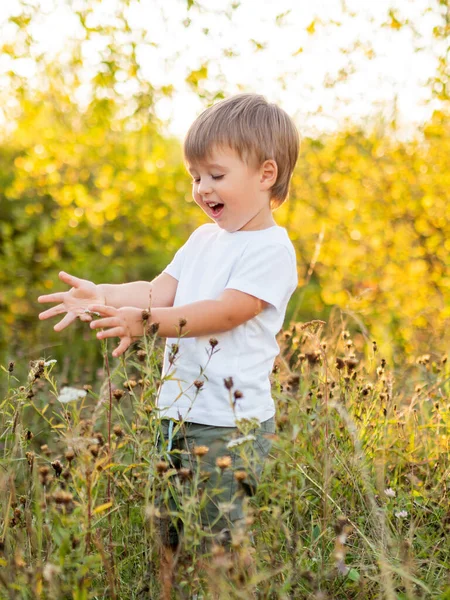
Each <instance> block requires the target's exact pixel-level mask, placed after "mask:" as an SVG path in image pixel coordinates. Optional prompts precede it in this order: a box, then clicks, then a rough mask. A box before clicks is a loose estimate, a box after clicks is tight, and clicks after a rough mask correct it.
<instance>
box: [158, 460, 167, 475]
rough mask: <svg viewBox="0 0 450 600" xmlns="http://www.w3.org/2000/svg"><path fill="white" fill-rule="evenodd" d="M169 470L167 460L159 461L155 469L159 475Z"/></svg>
mask: <svg viewBox="0 0 450 600" xmlns="http://www.w3.org/2000/svg"><path fill="white" fill-rule="evenodd" d="M168 468H169V465H168V463H166V461H165V460H159V461H158V462H157V463H156V464H155V469H156V472H157V473H159V474H160V475H161V473H165V472H166V471H167V470H168Z"/></svg>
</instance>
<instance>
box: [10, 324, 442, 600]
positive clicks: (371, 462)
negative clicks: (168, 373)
mask: <svg viewBox="0 0 450 600" xmlns="http://www.w3.org/2000/svg"><path fill="white" fill-rule="evenodd" d="M350 329H351V328H350V325H349V324H348V323H346V322H345V321H344V320H343V319H342V315H340V316H339V318H338V317H337V316H336V315H332V318H330V320H329V321H328V322H327V323H325V322H323V321H311V322H309V323H292V324H291V326H290V327H289V329H288V330H286V331H283V332H281V333H280V335H279V344H280V348H281V352H280V356H279V357H278V358H277V360H276V363H275V368H274V371H273V373H272V383H273V396H274V399H275V401H276V406H277V415H276V419H277V433H276V435H275V436H274V439H273V446H272V451H271V454H270V459H269V461H268V462H267V464H266V468H265V471H264V475H263V478H262V481H261V484H260V487H259V489H258V492H257V495H256V496H255V497H254V498H253V499H252V500H251V501H250V502H249V503H248V505H247V526H246V530H245V531H244V532H243V533H242V534H241V535H239V536H236V537H235V538H234V539H233V542H232V551H231V552H227V551H225V550H224V549H223V548H222V547H221V546H220V545H219V544H217V543H214V540H213V541H212V544H209V545H208V546H207V550H205V547H204V544H203V543H202V540H203V539H205V538H206V537H207V536H208V534H207V532H205V531H203V530H202V529H201V528H200V527H199V525H198V521H197V518H196V516H197V515H198V511H199V507H200V506H201V504H202V501H203V500H202V486H201V480H202V469H201V456H197V457H196V458H197V461H198V462H197V467H196V468H195V469H193V470H192V472H190V473H189V474H187V473H178V474H174V473H173V472H171V470H170V469H167V465H164V464H161V461H160V459H159V457H158V456H157V455H156V452H155V440H156V435H157V432H158V429H159V423H158V419H157V418H156V416H155V412H154V400H155V394H156V390H157V387H158V383H159V381H160V367H161V360H162V340H161V339H158V338H156V337H154V336H152V335H149V336H148V337H145V338H143V340H142V342H140V343H139V345H138V344H135V345H134V346H133V348H132V350H131V351H128V354H127V358H126V360H118V361H114V362H112V361H111V359H109V360H108V348H107V344H106V343H105V342H103V346H102V348H103V353H104V357H105V363H104V369H103V373H102V380H101V381H100V382H98V383H97V384H96V385H94V386H93V387H92V386H91V385H90V384H86V385H84V386H83V385H82V384H81V385H80V386H79V388H78V392H74V391H73V390H72V392H71V391H70V389H69V390H68V389H66V390H65V391H61V387H60V377H59V374H60V366H59V363H56V362H52V361H49V360H42V359H39V357H36V359H35V360H34V361H33V362H32V363H31V364H30V368H29V374H28V376H27V378H25V379H23V380H21V379H20V378H19V377H17V378H16V373H17V368H16V367H15V365H14V364H12V363H11V364H9V365H8V364H6V365H4V366H3V367H2V371H1V374H2V379H3V382H2V383H3V384H4V386H5V389H6V388H7V392H6V393H5V394H4V395H3V397H2V400H1V410H0V419H1V424H0V434H1V437H0V449H1V459H0V460H1V464H0V466H1V469H0V506H1V517H0V518H1V522H0V598H5V599H9V598H11V599H12V598H14V599H16V598H17V599H19V598H20V599H22V598H23V599H25V598H26V599H28V598H30V599H31V598H33V599H34V598H52V599H59V598H61V599H63V598H64V599H65V598H67V599H69V598H70V599H74V600H75V599H76V600H81V599H87V598H117V599H128V598H129V599H131V598H158V597H160V594H161V590H160V584H159V581H160V578H161V572H160V570H161V569H160V567H161V561H160V554H159V549H158V543H157V536H156V525H155V517H157V516H158V509H157V508H156V506H155V498H156V495H157V494H161V493H162V494H165V493H167V491H168V488H169V486H174V488H176V490H177V493H178V494H179V496H180V499H181V502H180V508H179V511H178V516H181V517H182V519H183V522H184V527H185V535H184V537H183V541H182V545H181V548H180V551H179V553H178V554H177V555H176V560H175V565H174V570H173V578H174V584H173V598H181V599H184V598H186V599H187V598H192V597H193V595H194V594H195V593H200V592H201V593H202V594H203V596H199V597H204V598H221V599H228V598H236V599H237V598H261V599H268V598H271V599H272V598H273V599H275V598H277V599H278V598H280V599H288V598H315V599H317V600H319V599H326V598H328V599H341V598H342V599H346V598H355V599H356V598H360V599H364V600H369V599H375V598H386V599H388V600H392V599H415V598H441V599H445V598H450V575H449V569H448V565H449V564H450V535H449V533H450V532H449V528H450V510H449V499H448V497H449V483H448V482H449V464H450V462H449V439H450V404H449V399H450V398H449V396H450V394H449V392H450V383H449V365H448V361H447V357H446V356H443V355H437V354H434V353H433V352H432V351H430V353H429V354H426V355H422V356H414V357H413V356H410V357H409V358H408V359H405V362H404V364H402V365H401V366H400V367H399V366H396V367H395V368H394V367H393V366H392V365H390V364H388V362H387V361H386V360H385V359H384V358H383V356H381V355H380V354H379V351H378V348H377V343H376V340H372V339H370V338H368V337H367V335H365V334H364V333H362V332H361V331H350ZM230 375H232V374H230ZM71 394H72V395H71ZM240 425H241V428H242V431H243V433H244V434H245V429H246V426H247V427H248V423H247V424H246V423H245V422H243V423H241V424H240ZM240 451H241V452H242V453H243V455H244V456H246V453H248V452H249V449H248V447H247V445H246V444H245V443H243V444H242V445H241V446H240ZM222 468H227V467H226V466H222ZM217 469H218V471H219V472H220V467H217ZM174 475H175V476H174ZM237 478H241V480H245V473H244V474H242V473H240V474H237ZM242 478H243V479H242ZM224 510H226V507H224ZM205 552H207V554H205Z"/></svg>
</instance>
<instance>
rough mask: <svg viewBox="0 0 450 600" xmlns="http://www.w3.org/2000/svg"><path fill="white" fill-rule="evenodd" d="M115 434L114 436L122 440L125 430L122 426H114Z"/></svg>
mask: <svg viewBox="0 0 450 600" xmlns="http://www.w3.org/2000/svg"><path fill="white" fill-rule="evenodd" d="M113 432H114V435H115V436H117V437H118V438H121V437H123V435H124V434H123V429H122V427H121V426H120V425H114V427H113Z"/></svg>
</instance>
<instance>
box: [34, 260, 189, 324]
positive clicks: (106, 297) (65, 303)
mask: <svg viewBox="0 0 450 600" xmlns="http://www.w3.org/2000/svg"><path fill="white" fill-rule="evenodd" d="M59 278H60V279H61V281H63V282H64V283H66V284H67V285H71V286H72V288H71V289H70V290H69V291H67V292H56V293H53V294H48V295H45V296H39V298H38V302H40V303H48V302H59V304H57V305H56V306H53V307H52V308H49V309H48V310H45V311H44V312H42V313H40V314H39V319H41V320H44V319H49V318H51V317H56V316H58V315H64V317H63V318H62V320H61V321H60V322H59V323H57V324H56V325H55V326H54V329H55V331H62V330H63V329H65V328H66V327H67V326H68V325H70V324H71V323H72V322H73V321H75V319H77V318H79V319H80V320H82V321H91V319H92V317H91V316H89V315H88V314H86V312H85V311H86V309H87V308H88V306H89V305H91V304H100V305H106V304H108V305H110V306H114V307H116V308H119V307H121V306H130V305H131V306H136V307H138V308H148V306H149V302H150V292H151V296H152V306H172V305H173V302H174V299H175V294H176V291H177V287H178V281H177V280H176V279H175V278H174V277H172V276H171V275H169V274H168V273H164V272H163V273H161V274H160V275H158V277H156V278H155V279H153V281H151V282H146V281H135V282H133V283H125V284H118V285H112V284H100V285H95V283H93V282H92V281H88V280H86V279H80V278H79V277H74V276H73V275H70V274H69V273H65V272H64V271H61V272H60V273H59Z"/></svg>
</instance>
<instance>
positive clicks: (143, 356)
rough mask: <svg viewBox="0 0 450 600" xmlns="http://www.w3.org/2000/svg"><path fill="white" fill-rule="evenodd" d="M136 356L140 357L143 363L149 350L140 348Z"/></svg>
mask: <svg viewBox="0 0 450 600" xmlns="http://www.w3.org/2000/svg"><path fill="white" fill-rule="evenodd" d="M136 356H137V357H138V360H139V362H142V363H143V362H145V359H146V357H147V352H146V351H145V350H138V351H137V353H136Z"/></svg>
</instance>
